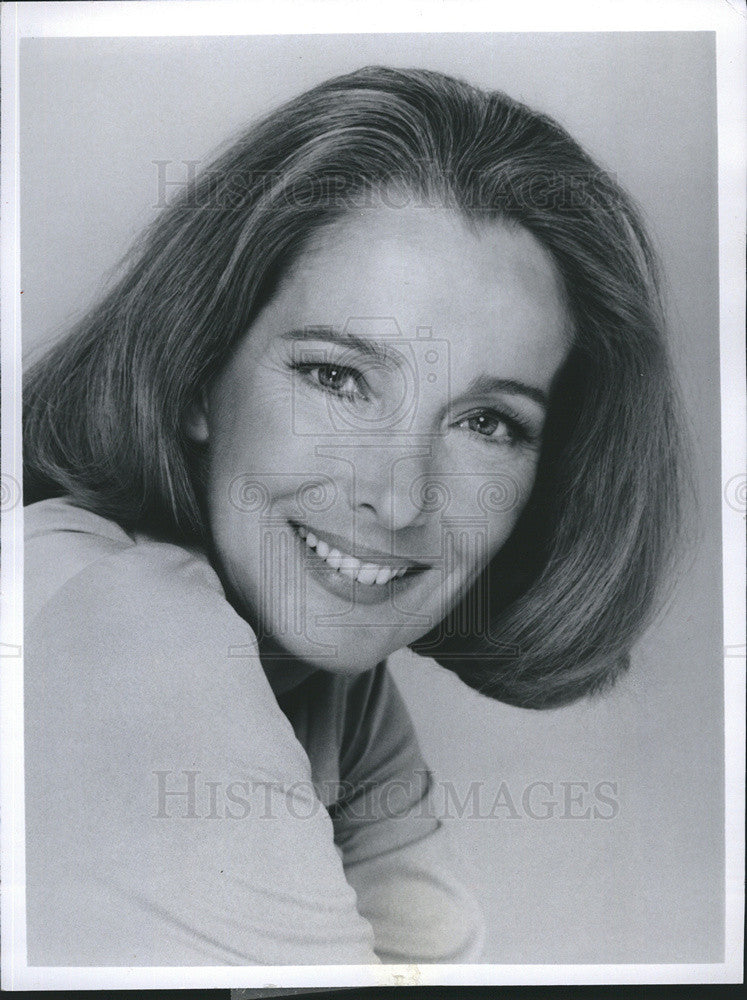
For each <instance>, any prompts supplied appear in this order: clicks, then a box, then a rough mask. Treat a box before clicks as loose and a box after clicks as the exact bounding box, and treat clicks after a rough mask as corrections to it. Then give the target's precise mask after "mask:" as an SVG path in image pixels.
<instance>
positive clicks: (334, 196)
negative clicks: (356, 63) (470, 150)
mask: <svg viewBox="0 0 747 1000" xmlns="http://www.w3.org/2000/svg"><path fill="white" fill-rule="evenodd" d="M201 163H202V161H200V160H153V168H154V194H155V199H154V208H161V209H162V208H167V207H168V206H169V205H172V204H174V203H175V202H176V201H177V200H181V205H182V207H186V208H192V209H194V210H195V211H214V212H248V211H249V210H250V207H251V206H253V205H256V204H257V203H258V202H260V201H263V200H268V199H271V200H272V201H274V202H275V203H281V204H283V205H285V206H287V207H289V208H296V209H298V210H299V211H304V210H310V209H311V210H313V209H325V210H328V211H335V210H337V211H340V212H342V211H351V210H362V209H367V208H376V207H380V208H389V209H411V208H431V207H433V206H434V205H437V206H439V207H447V208H449V207H452V208H455V209H456V208H459V209H461V210H462V211H464V209H471V210H474V211H479V210H480V209H483V210H490V211H496V210H500V209H503V210H504V211H514V212H516V211H519V210H525V211H529V210H535V211H536V210H543V209H544V210H547V209H555V210H558V209H560V210H567V211H569V212H571V211H578V210H583V209H585V208H588V207H589V206H593V205H596V204H597V203H598V198H599V194H600V192H604V194H605V195H606V196H607V197H609V196H610V194H611V193H614V184H615V179H614V177H613V175H612V174H610V173H609V172H606V171H602V170H585V171H579V172H577V173H575V174H568V173H567V172H566V171H554V170H549V169H548V170H537V171H535V172H534V173H532V174H530V175H529V176H522V177H516V176H514V175H513V174H511V173H509V172H504V173H503V174H501V173H500V172H498V173H496V171H495V170H494V169H491V170H482V171H481V170H471V171H470V173H469V175H466V176H465V173H464V171H463V170H461V171H453V170H451V169H450V168H448V167H447V166H446V165H445V164H442V163H440V164H431V163H429V162H427V161H425V160H423V161H422V162H421V164H420V178H419V179H416V180H415V182H413V177H412V174H411V173H408V174H407V176H404V175H400V174H398V173H397V172H396V171H394V170H392V171H390V172H389V173H388V174H387V175H385V176H382V177H381V178H380V179H379V180H378V182H377V183H376V185H373V184H372V183H371V181H370V179H369V178H367V177H364V176H363V175H361V174H357V173H355V172H354V171H345V170H339V169H338V170H334V171H319V172H312V171H302V172H299V173H297V174H294V175H293V176H291V177H288V176H287V175H286V173H285V172H281V171H258V170H256V171H252V170H229V169H226V168H225V167H222V166H221V165H220V164H218V165H217V166H213V167H212V168H208V169H204V170H203V169H201ZM450 174H451V175H453V176H450ZM434 175H435V176H437V177H438V178H439V182H438V184H437V185H434V183H433V180H432V178H433V177H434ZM456 192H460V194H459V195H458V200H457V194H456Z"/></svg>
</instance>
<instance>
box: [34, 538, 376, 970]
mask: <svg viewBox="0 0 747 1000" xmlns="http://www.w3.org/2000/svg"><path fill="white" fill-rule="evenodd" d="M211 574H212V577H213V578H214V574H213V573H212V570H211V569H210V567H209V565H208V564H207V562H206V561H205V560H204V559H202V560H200V559H198V558H197V557H196V556H195V555H193V554H190V553H189V552H186V551H185V550H182V549H180V548H178V547H175V546H169V545H165V544H158V543H152V544H150V545H148V546H143V545H140V544H138V545H130V546H122V545H119V546H117V545H114V546H112V545H109V546H108V547H107V548H106V550H105V553H104V555H103V556H102V557H101V558H99V559H98V560H96V561H94V562H93V563H90V564H88V565H87V566H86V567H85V568H84V569H82V570H81V571H80V572H77V573H76V574H75V575H74V576H73V577H72V578H70V579H68V580H67V582H66V583H65V585H64V586H63V587H62V588H61V589H60V590H58V592H57V593H55V594H53V595H52V596H50V597H49V598H48V599H46V600H45V602H44V604H43V606H42V607H41V608H40V609H39V610H38V611H37V613H36V614H35V616H34V618H33V620H31V621H29V622H27V637H26V638H27V641H26V647H25V671H26V675H25V695H24V698H25V740H26V744H25V745H26V750H25V753H26V842H27V848H26V864H27V882H26V885H27V941H28V961H29V964H30V965H67V966H76V965H95V966H121V965H128V966H132V965H146V966H149V965H153V966H162V965H177V966H183V965H230V964H240V965H250V964H251V965H254V964H259V965H284V964H296V965H306V964H321V963H325V964H332V963H350V964H364V963H365V964H368V963H376V962H377V961H378V959H377V958H376V955H375V954H374V951H373V935H372V930H371V927H370V925H369V924H368V923H367V922H366V920H365V919H363V917H361V916H360V915H359V913H358V911H357V909H356V899H355V893H354V891H353V889H352V888H351V886H350V885H349V884H348V882H347V881H346V879H345V874H344V871H343V867H342V863H341V860H340V857H339V854H338V851H337V850H336V849H335V844H334V830H333V827H332V823H331V820H330V817H329V815H328V813H327V811H326V810H325V809H324V807H323V806H322V804H321V802H320V801H319V800H318V798H317V797H316V796H315V794H314V792H313V786H312V784H311V774H310V765H309V760H308V757H307V755H306V753H305V752H304V750H303V748H302V747H301V745H300V743H299V742H298V741H297V739H296V737H295V735H294V733H293V730H292V728H291V726H290V724H289V723H288V721H287V719H286V718H285V716H284V715H283V713H282V712H281V710H280V708H279V706H278V704H277V701H276V699H275V698H274V696H273V693H272V691H271V689H270V687H269V685H268V683H267V680H266V678H265V675H264V672H263V670H262V668H261V665H260V663H259V658H258V655H257V647H256V642H255V639H254V634H253V633H252V631H251V629H250V628H249V626H248V625H247V623H246V622H244V621H243V619H241V618H240V617H239V616H238V615H237V614H236V613H235V612H234V611H233V609H232V608H231V607H230V605H229V604H228V603H227V602H226V600H225V598H224V597H223V595H222V592H220V591H219V589H218V588H216V580H217V578H215V579H213V578H211Z"/></svg>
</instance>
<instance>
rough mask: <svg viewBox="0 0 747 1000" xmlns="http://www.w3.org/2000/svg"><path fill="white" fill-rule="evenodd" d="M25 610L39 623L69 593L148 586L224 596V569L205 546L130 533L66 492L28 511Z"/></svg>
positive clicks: (176, 592) (177, 594)
mask: <svg viewBox="0 0 747 1000" xmlns="http://www.w3.org/2000/svg"><path fill="white" fill-rule="evenodd" d="M24 535H25V545H24V583H25V595H24V603H25V616H26V621H27V623H30V622H33V621H35V620H36V619H37V617H38V616H39V615H40V614H41V613H42V612H44V610H45V609H46V608H47V607H48V605H49V604H50V602H54V601H55V600H59V599H60V598H61V597H62V596H63V594H64V593H65V592H77V593H78V594H79V595H80V594H81V592H82V593H85V592H86V591H87V590H91V589H93V590H95V591H97V592H98V593H101V587H102V586H103V584H104V581H108V586H109V588H110V589H109V594H108V596H109V598H110V599H113V598H114V597H115V596H116V595H115V593H113V592H112V589H113V591H114V592H116V591H120V592H126V591H128V590H130V589H131V588H133V587H137V588H138V589H140V590H142V589H143V588H147V587H148V586H149V585H150V586H151V587H154V588H155V589H156V590H158V592H159V593H160V595H161V597H162V598H166V597H168V595H169V594H172V595H173V597H174V599H175V600H177V599H178V600H183V599H184V591H185V590H194V589H195V588H196V589H198V590H201V591H202V592H203V597H204V595H205V592H207V593H212V594H213V595H214V599H217V600H219V601H225V598H224V597H223V589H222V587H221V584H220V581H219V579H218V577H217V574H216V573H215V571H214V570H213V569H212V567H211V566H210V563H209V561H208V559H207V557H206V556H205V554H204V552H202V551H200V550H199V549H196V548H189V547H185V546H180V545H177V544H174V543H171V542H165V541H159V540H157V539H155V538H151V537H150V536H148V535H145V534H133V533H130V532H127V531H126V530H125V529H124V528H122V527H121V526H120V525H119V524H117V522H116V521H114V520H111V519H109V518H106V517H102V516H101V515H100V514H96V513H93V512H92V511H89V510H85V509H84V508H82V507H79V506H78V505H76V504H75V503H73V502H72V501H71V500H69V499H68V498H66V497H55V498H53V499H49V500H42V501H40V502H39V503H35V504H31V505H30V506H28V507H26V508H25V510H24Z"/></svg>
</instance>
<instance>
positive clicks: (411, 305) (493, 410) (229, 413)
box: [189, 207, 569, 687]
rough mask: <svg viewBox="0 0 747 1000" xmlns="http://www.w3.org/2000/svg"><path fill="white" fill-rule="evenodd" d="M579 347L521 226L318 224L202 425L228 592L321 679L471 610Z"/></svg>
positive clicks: (208, 405)
mask: <svg viewBox="0 0 747 1000" xmlns="http://www.w3.org/2000/svg"><path fill="white" fill-rule="evenodd" d="M568 348H569V334H568V322H567V315H566V311H565V308H564V304H563V294H562V289H561V283H560V279H559V276H558V274H557V273H556V270H555V267H554V265H553V263H552V260H551V258H550V257H549V255H548V254H547V252H546V251H545V250H544V249H543V248H542V246H541V245H540V244H539V243H538V242H537V241H536V240H535V238H534V237H533V236H532V235H530V234H529V233H528V232H527V231H525V230H523V229H521V228H518V227H512V228H509V227H508V226H507V225H504V224H502V223H498V222H495V223H485V224H482V225H481V226H480V228H479V229H475V228H469V227H468V226H467V224H466V223H465V221H464V220H463V219H462V218H461V217H459V216H458V215H456V214H454V213H452V212H449V211H448V210H446V209H436V208H418V207H412V208H402V209H395V208H386V209H385V208H381V209H376V210H371V211H369V212H367V213H361V214H357V215H355V216H349V217H347V218H346V219H344V220H343V221H342V222H340V223H337V224H335V225H334V226H332V227H330V228H326V229H323V230H320V231H319V232H317V234H316V236H315V238H314V240H313V242H312V243H311V244H310V246H309V247H308V248H307V250H306V251H305V252H304V254H302V256H301V257H300V258H299V260H298V262H297V264H296V265H295V266H294V267H293V268H292V269H291V270H290V272H289V273H288V274H287V275H286V277H285V279H284V281H283V282H282V283H281V285H280V287H279V289H278V291H277V294H276V295H275V296H274V298H273V299H272V300H271V302H270V303H269V304H268V305H267V306H266V308H265V309H264V310H263V311H262V312H261V314H260V315H259V317H258V318H257V320H256V321H255V323H254V324H253V326H252V327H251V329H250V330H249V332H248V333H247V335H246V337H245V338H244V339H243V341H241V342H240V344H239V345H238V348H237V350H236V351H235V353H234V355H233V356H232V358H231V360H230V362H229V363H228V364H227V366H226V367H225V369H224V370H223V372H222V373H221V375H220V376H219V377H218V378H217V380H216V381H215V383H214V384H213V386H212V387H211V390H210V392H209V393H208V394H207V396H206V399H205V400H204V401H203V403H202V404H201V405H200V406H199V407H196V408H195V410H194V411H193V412H192V413H191V414H190V421H189V429H190V433H191V435H192V436H193V437H194V438H195V439H196V440H198V441H203V442H206V444H207V450H208V469H209V471H208V497H207V500H208V509H209V519H210V528H211V532H212V538H213V541H214V549H215V558H216V560H217V562H218V566H219V570H220V572H221V575H222V577H223V580H224V583H225V584H226V585H227V586H228V588H229V590H230V591H231V592H232V600H233V601H234V603H235V604H236V606H237V607H239V609H240V610H241V611H242V613H243V614H245V616H246V617H247V618H248V620H249V621H250V622H252V624H253V626H254V627H255V629H256V630H257V631H258V633H259V634H260V639H261V641H262V640H263V637H266V636H270V637H271V640H272V643H271V645H272V646H274V647H278V648H279V649H280V650H282V651H284V652H285V653H289V654H291V657H292V658H298V659H300V660H302V661H304V666H299V667H298V668H297V669H298V675H299V677H300V676H301V675H303V673H304V671H308V669H309V668H311V667H321V668H324V669H327V670H332V671H339V672H343V673H357V672H360V671H363V670H366V669H369V668H371V667H373V666H375V665H376V664H377V663H378V662H379V661H381V660H382V659H383V658H384V657H386V656H387V655H389V654H390V653H392V652H393V651H394V650H396V649H399V648H401V647H403V646H405V645H407V644H408V643H411V642H413V641H414V640H416V639H418V638H420V637H421V636H423V635H424V634H425V633H426V632H429V631H430V630H431V629H432V628H433V627H434V626H436V625H437V624H438V623H439V622H441V621H442V619H443V618H444V615H445V614H446V612H447V611H448V610H449V609H450V608H451V607H452V606H453V605H454V604H455V603H456V602H457V601H458V600H459V599H460V597H461V596H462V595H463V594H464V592H465V590H466V589H467V587H468V586H469V584H470V583H471V582H472V581H473V580H474V579H475V577H476V576H477V575H478V574H479V572H480V571H481V569H483V567H484V566H485V565H486V563H487V562H488V561H489V560H490V559H491V558H492V557H493V556H494V555H495V553H496V552H497V551H498V550H499V549H500V548H501V546H502V545H503V543H504V542H505V541H506V539H507V538H508V536H509V534H510V533H511V531H512V529H513V527H514V525H515V523H516V520H517V518H518V516H519V514H520V513H521V510H522V507H523V506H524V504H525V503H526V500H527V498H528V495H529V493H530V490H531V488H532V484H533V481H534V477H535V471H536V466H537V460H538V455H539V449H540V443H541V439H542V431H543V424H544V417H545V401H546V399H547V396H548V394H549V391H550V387H551V384H552V381H553V378H554V376H555V374H556V372H557V371H558V369H559V368H560V366H561V364H562V363H563V360H564V358H565V357H566V354H567V351H568ZM464 627H465V629H467V630H469V631H470V632H474V631H475V630H476V629H480V628H484V627H485V623H484V622H483V621H482V620H481V618H480V615H479V614H478V615H477V618H476V619H475V620H473V621H471V622H469V623H464ZM266 666H267V664H266ZM278 669H280V668H278ZM283 669H284V670H285V671H289V670H290V668H289V667H288V666H287V664H286V665H285V666H284V668H283ZM268 672H269V673H270V676H271V679H272V668H271V665H270V669H269V670H268ZM275 682H276V686H278V687H283V686H290V685H291V684H292V683H294V682H295V681H294V679H293V678H292V677H290V676H285V677H283V676H280V677H275Z"/></svg>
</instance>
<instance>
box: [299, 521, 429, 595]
mask: <svg viewBox="0 0 747 1000" xmlns="http://www.w3.org/2000/svg"><path fill="white" fill-rule="evenodd" d="M296 531H297V532H298V534H299V535H300V536H301V538H302V539H303V540H304V541H305V542H306V547H307V548H309V549H311V550H312V551H314V552H316V554H317V555H318V556H319V558H320V559H322V560H323V561H324V562H325V563H326V564H327V565H328V566H330V567H331V568H332V569H333V570H336V571H337V572H338V573H340V574H341V575H342V576H347V577H349V578H350V579H351V580H354V581H355V582H356V583H362V584H364V585H365V586H368V587H373V586H378V587H383V586H384V585H385V584H387V583H389V582H390V581H391V580H394V579H396V578H397V577H400V576H404V575H405V573H406V572H407V571H408V569H410V568H411V567H410V566H408V565H403V566H391V565H386V564H384V563H373V562H363V561H362V560H361V559H357V558H356V557H355V556H352V555H350V554H349V553H347V552H341V551H340V550H339V549H336V548H333V547H332V546H331V545H330V544H329V542H325V541H324V539H323V538H318V537H317V536H316V535H315V534H314V533H313V532H312V531H309V530H308V529H306V528H304V527H302V526H301V525H298V526H297V527H296Z"/></svg>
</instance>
